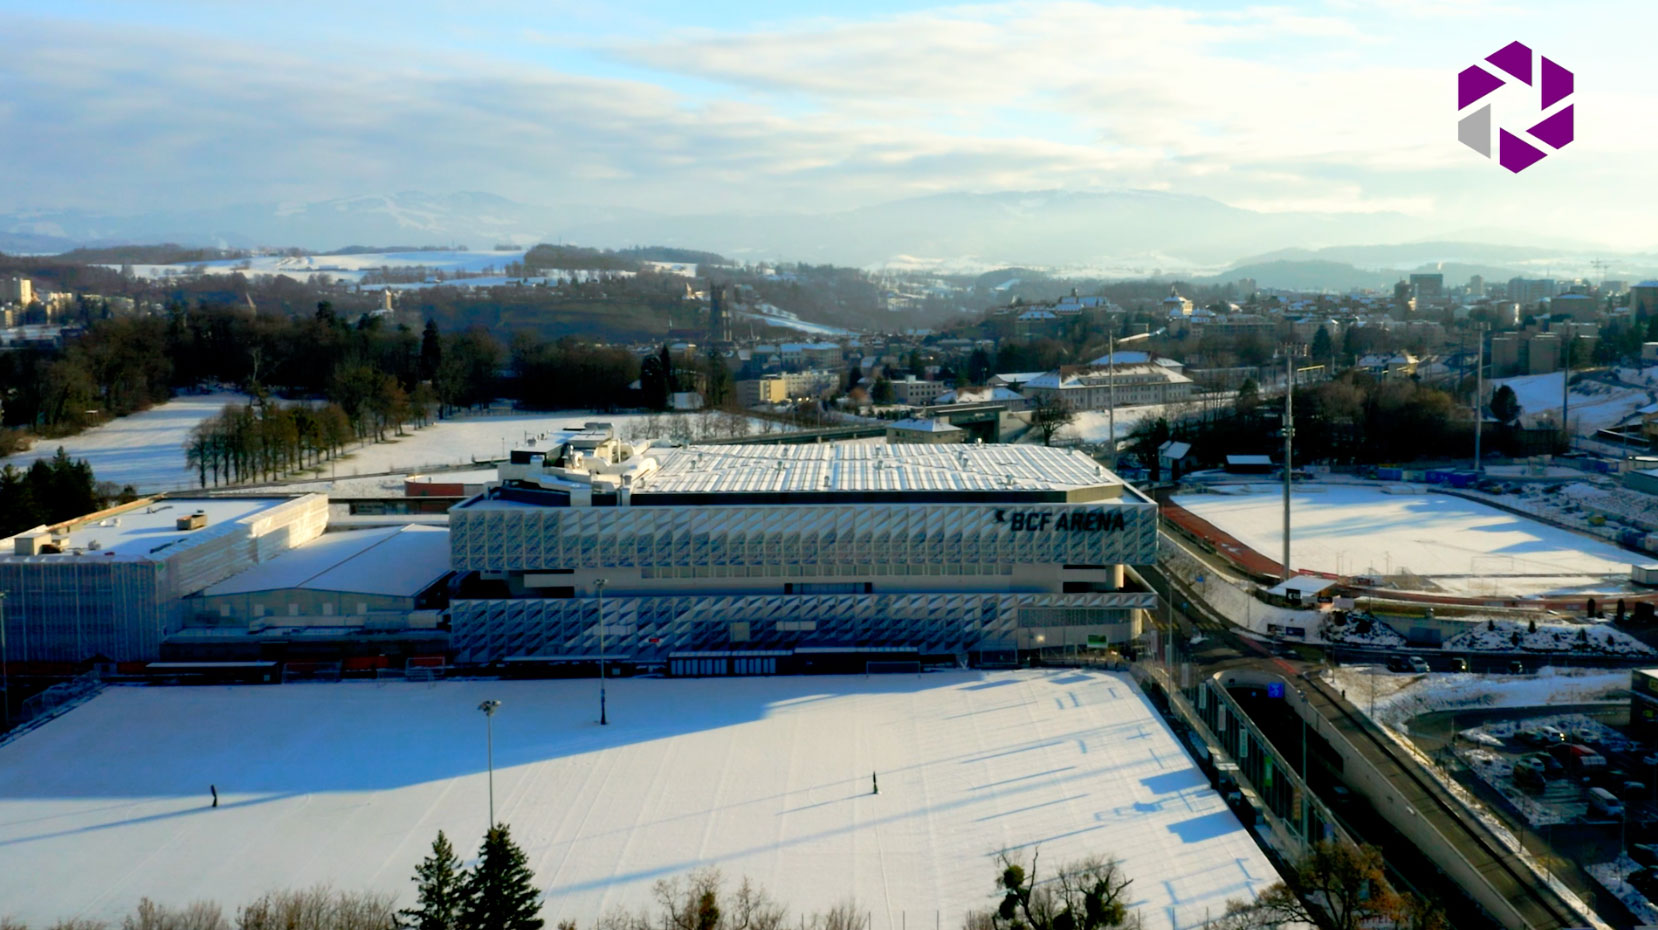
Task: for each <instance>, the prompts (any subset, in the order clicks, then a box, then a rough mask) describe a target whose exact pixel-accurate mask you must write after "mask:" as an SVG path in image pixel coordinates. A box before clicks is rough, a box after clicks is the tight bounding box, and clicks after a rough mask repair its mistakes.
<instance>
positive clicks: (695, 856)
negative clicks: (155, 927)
mask: <svg viewBox="0 0 1658 930" xmlns="http://www.w3.org/2000/svg"><path fill="white" fill-rule="evenodd" d="M596 691H597V682H596V681H593V680H586V681H580V680H576V681H519V682H496V681H455V682H439V683H425V684H416V683H406V682H397V683H344V684H333V685H327V684H309V685H302V684H290V685H272V686H263V687H198V688H141V687H131V688H115V689H112V690H109V691H106V692H105V693H104V694H102V695H100V696H99V697H97V698H95V699H93V700H92V701H90V702H89V703H87V704H85V705H84V706H81V707H78V708H76V709H74V710H72V711H70V712H69V713H68V714H66V715H65V716H63V717H61V718H59V719H57V720H55V721H53V722H51V723H49V724H47V725H45V726H44V727H42V728H40V729H38V730H36V731H34V732H31V733H28V734H25V735H24V736H22V737H21V738H19V739H17V740H15V741H13V742H12V743H10V744H7V745H5V746H0V912H3V911H6V910H9V911H10V913H11V915H12V916H15V917H18V918H22V919H26V920H28V921H29V922H31V923H33V924H35V925H45V924H47V923H49V922H50V921H52V920H55V919H57V918H60V917H68V916H72V915H80V916H88V917H94V918H99V919H104V920H117V919H119V917H120V916H121V915H123V914H125V913H127V912H128V911H129V910H130V909H131V908H132V907H133V906H134V905H135V904H136V903H137V901H138V899H139V897H140V896H143V895H148V896H150V897H152V898H154V899H157V900H159V901H162V902H164V903H178V904H182V903H185V902H187V901H190V900H193V899H196V898H213V899H216V900H218V901H220V902H222V903H224V904H225V905H227V907H234V905H235V904H237V903H241V902H244V901H246V900H248V899H249V898H252V897H254V896H256V895H258V894H260V893H262V892H263V891H265V890H268V889H271V888H281V887H296V886H306V885H310V884H312V883H315V882H319V881H329V882H332V883H334V885H335V886H337V887H342V888H373V889H381V890H386V891H392V892H396V893H397V894H399V895H400V896H401V898H402V902H403V903H405V904H406V903H407V902H408V901H409V900H410V896H411V894H412V888H413V886H412V884H411V883H410V882H409V875H410V873H411V871H412V869H413V867H414V865H415V863H416V862H417V861H418V860H419V859H420V858H421V856H422V855H423V854H424V853H425V852H426V851H427V848H428V847H429V844H430V843H431V840H432V837H433V836H434V835H435V834H436V832H437V831H438V830H439V829H440V828H441V829H443V830H445V831H447V832H448V833H449V834H450V835H451V836H452V837H454V838H455V839H456V845H457V846H459V847H461V849H462V850H463V852H465V853H467V854H471V853H472V851H474V850H475V849H476V845H477V840H478V838H479V837H480V836H481V834H482V832H483V830H484V828H485V826H486V822H487V819H488V800H487V798H488V789H487V782H486V774H485V718H484V717H483V715H482V714H481V713H479V712H478V710H477V705H478V703H479V702H480V701H482V700H484V699H486V698H493V699H498V700H500V701H501V702H502V704H503V706H502V707H501V709H500V712H499V713H498V714H497V715H496V716H495V718H494V759H495V803H496V810H497V816H498V818H499V819H500V820H501V821H503V822H505V823H508V824H510V825H511V827H512V829H513V832H514V835H515V836H516V838H517V839H518V840H519V841H520V842H521V843H522V845H523V846H524V848H525V850H526V851H527V853H528V856H529V861H530V865H531V867H532V868H533V869H534V870H535V874H536V878H537V880H538V883H539V884H540V886H541V887H542V888H543V889H544V891H545V893H546V901H547V904H546V905H545V907H544V911H543V914H544V916H545V917H547V918H548V920H549V922H551V921H553V920H557V919H562V918H570V919H575V920H577V921H579V922H580V923H581V924H582V925H584V926H586V925H589V924H590V923H591V922H592V921H593V919H594V918H595V917H597V916H598V915H599V914H600V913H602V912H604V911H607V910H609V909H611V908H613V907H617V906H626V907H629V908H639V907H643V906H645V905H647V904H648V903H649V900H650V898H649V893H650V886H651V885H652V883H654V882H655V881H657V880H658V879H661V878H665V877H672V876H676V875H680V874H683V873H685V872H687V871H689V870H691V869H694V868H697V867H699V866H707V865H712V866H717V867H719V868H720V869H721V870H722V871H723V872H724V873H725V874H726V875H727V876H728V877H730V878H732V879H736V878H739V877H741V876H748V877H750V878H752V879H754V880H755V881H756V882H758V883H760V884H761V885H763V886H765V887H766V888H767V889H768V890H769V891H770V892H771V893H772V894H773V895H774V896H776V897H777V898H778V899H780V900H782V901H783V902H785V903H787V905H788V906H789V907H790V908H791V912H792V913H796V914H798V913H799V912H801V911H806V912H811V911H817V910H823V909H827V908H828V907H830V906H831V905H833V904H834V903H836V902H838V901H840V900H842V899H844V898H846V897H848V896H853V897H855V898H856V900H857V902H858V904H859V907H860V909H862V910H866V911H868V912H870V913H871V914H872V915H873V930H889V928H890V930H902V928H906V927H915V928H920V930H926V928H932V927H940V926H941V927H946V928H951V930H955V928H958V927H960V926H961V918H962V916H963V914H964V912H966V911H967V910H968V909H970V908H981V907H986V906H988V905H989V904H990V903H991V901H992V897H991V895H992V891H993V881H994V877H995V874H996V870H995V867H994V863H993V857H994V855H995V854H996V852H997V851H998V850H1003V849H1009V850H1014V851H1016V852H1018V853H1021V854H1025V855H1029V854H1030V853H1033V852H1035V851H1037V850H1040V851H1041V856H1042V861H1043V862H1045V863H1058V862H1062V861H1066V860H1072V859H1077V858H1080V857H1082V856H1084V855H1088V854H1095V853H1098V854H1102V855H1116V856H1118V857H1120V858H1121V859H1122V860H1123V861H1124V863H1125V867H1126V869H1127V872H1128V874H1129V875H1130V876H1131V877H1133V879H1134V884H1133V886H1132V887H1133V894H1134V898H1135V908H1136V909H1137V910H1139V911H1140V912H1141V914H1142V915H1143V917H1144V918H1145V920H1146V925H1147V926H1148V927H1152V928H1191V927H1198V926H1201V925H1202V921H1203V918H1204V915H1205V914H1206V913H1207V914H1218V913H1220V912H1221V911H1222V910H1223V908H1224V906H1225V902H1226V901H1227V899H1228V898H1233V897H1239V896H1247V895H1249V894H1250V893H1251V892H1252V891H1258V890H1259V889H1261V888H1262V887H1264V886H1265V885H1267V884H1269V883H1270V882H1272V881H1274V880H1275V875H1274V873H1273V871H1272V869H1271V867H1270V865H1269V864H1268V863H1267V861H1266V859H1265V858H1264V857H1263V856H1262V854H1261V853H1260V851H1259V850H1258V849H1257V847H1256V845H1255V843H1254V841H1253V840H1252V839H1251V838H1250V837H1249V835H1248V834H1246V833H1245V832H1244V830H1243V829H1242V828H1241V827H1240V826H1239V824H1238V822H1237V820H1236V819H1235V818H1234V817H1233V815H1232V814H1231V812H1229V811H1228V810H1227V809H1226V807H1225V805H1224V804H1223V803H1222V801H1221V799H1220V798H1219V797H1218V796H1217V795H1216V794H1215V793H1214V792H1213V791H1211V790H1210V789H1209V788H1208V787H1207V783H1206V781H1205V780H1204V778H1203V776H1202V774H1201V773H1200V772H1199V771H1198V770H1197V769H1196V768H1195V767H1194V766H1193V764H1192V762H1191V760H1190V758H1189V757H1188V756H1187V755H1186V754H1185V752H1183V751H1182V750H1181V748H1180V747H1179V746H1178V745H1177V744H1176V742H1175V740H1174V738H1173V736H1172V735H1171V733H1170V732H1169V731H1168V730H1167V729H1166V728H1165V726H1164V725H1163V723H1162V722H1161V720H1160V718H1158V717H1157V716H1156V714H1155V713H1154V712H1153V711H1152V709H1151V707H1150V706H1149V705H1148V704H1147V703H1146V701H1145V700H1144V699H1143V698H1142V697H1141V695H1140V694H1139V692H1138V690H1137V689H1136V688H1135V687H1134V685H1133V683H1132V682H1131V681H1130V680H1129V679H1128V678H1127V677H1126V676H1122V675H1115V674H1106V673H1084V672H1073V671H1050V672H999V673H970V672H955V673H940V674H927V675H915V674H907V675H892V676H875V677H873V678H871V677H863V676H856V677H789V678H782V677H780V678H736V679H702V680H662V679H639V680H616V681H613V682H612V683H611V686H610V694H609V698H610V701H609V714H610V720H611V723H610V725H609V726H606V727H600V726H598V725H597V724H596V723H595V717H596V715H597V709H598V708H597V693H596ZM877 773H878V776H879V787H880V793H879V794H873V793H871V788H872V784H871V775H872V774H877ZM210 784H212V785H216V786H217V787H218V790H219V794H220V798H221V804H220V807H219V808H218V809H212V808H210V807H209V806H208V802H209V796H208V786H209V785H210Z"/></svg>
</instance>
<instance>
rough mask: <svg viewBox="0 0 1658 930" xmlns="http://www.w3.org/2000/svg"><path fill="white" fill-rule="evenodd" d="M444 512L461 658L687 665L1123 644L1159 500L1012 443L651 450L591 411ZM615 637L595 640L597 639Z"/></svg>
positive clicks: (810, 665) (1010, 656)
mask: <svg viewBox="0 0 1658 930" xmlns="http://www.w3.org/2000/svg"><path fill="white" fill-rule="evenodd" d="M499 478H500V481H499V484H498V485H497V486H492V487H491V488H490V489H489V490H487V491H486V492H485V493H483V494H480V495H478V496H476V497H473V498H471V499H469V500H467V501H465V502H463V503H461V504H458V505H456V506H455V507H454V508H453V509H452V510H451V511H450V540H451V546H452V547H453V563H454V568H455V570H456V572H457V578H458V582H457V585H456V588H455V597H454V599H453V600H452V601H451V605H450V624H451V637H450V642H451V647H452V649H453V650H454V652H455V661H456V662H457V663H460V664H466V665H494V666H500V667H503V668H505V669H509V670H510V669H512V668H514V667H517V668H520V669H523V670H525V671H528V670H530V669H532V668H540V670H542V671H545V670H546V669H545V667H547V666H560V665H575V664H588V663H593V662H596V661H597V660H598V659H599V657H600V655H601V650H602V652H603V655H604V657H605V659H606V661H607V662H611V663H616V664H617V665H620V666H632V667H636V668H656V669H661V670H663V671H666V672H668V673H670V674H676V675H725V674H736V675H743V674H772V673H784V672H813V671H834V672H864V671H866V670H869V669H871V668H873V667H874V664H875V663H880V664H882V666H883V667H885V668H892V669H895V668H902V667H906V666H908V665H912V664H914V663H949V664H964V665H965V664H1006V663H1010V662H1015V661H1017V660H1018V657H1019V654H1020V653H1022V652H1024V651H1026V650H1044V649H1048V650H1057V649H1066V650H1069V649H1071V648H1080V647H1085V646H1088V645H1096V646H1097V645H1100V644H1102V643H1105V644H1113V645H1116V644H1123V643H1128V642H1131V641H1133V640H1134V639H1135V638H1136V637H1137V636H1138V635H1139V634H1140V631H1141V629H1142V624H1143V623H1144V621H1145V618H1146V615H1147V612H1148V611H1149V610H1150V609H1152V608H1153V606H1154V601H1155V595H1153V594H1152V593H1150V592H1147V591H1145V590H1143V589H1139V590H1135V589H1131V588H1130V587H1128V586H1125V573H1124V566H1125V565H1147V564H1151V563H1153V562H1154V561H1155V560H1156V554H1157V505H1156V504H1155V503H1154V502H1153V501H1151V500H1150V499H1148V498H1146V497H1145V496H1144V495H1142V494H1140V493H1139V492H1138V491H1136V490H1135V489H1133V488H1131V487H1129V486H1128V485H1127V484H1125V483H1124V482H1123V481H1122V480H1121V479H1119V478H1118V477H1117V476H1116V475H1114V474H1112V473H1111V472H1110V471H1107V470H1105V469H1104V468H1103V467H1101V466H1100V465H1099V464H1098V463H1096V462H1094V460H1093V459H1091V458H1089V457H1088V456H1086V455H1084V454H1082V453H1080V452H1076V451H1071V450H1065V449H1055V448H1047V447H1038V446H1010V445H921V444H917V445H858V444H818V445H764V446H760V445H726V446H721V445H713V446H691V447H685V448H651V447H650V446H649V445H648V444H628V443H624V442H621V441H619V440H618V439H617V438H616V437H615V436H614V435H613V433H612V431H611V430H610V428H609V427H608V426H607V425H606V424H602V423H589V424H587V425H586V427H585V428H584V429H583V430H582V431H580V432H578V433H575V434H573V435H570V436H569V437H568V439H567V440H565V441H563V442H560V443H559V444H558V445H556V446H552V447H549V448H547V449H546V450H530V451H526V450H515V451H514V452H513V453H512V455H511V458H510V461H509V462H508V463H504V464H502V466H501V467H500V472H499ZM601 638H602V642H601Z"/></svg>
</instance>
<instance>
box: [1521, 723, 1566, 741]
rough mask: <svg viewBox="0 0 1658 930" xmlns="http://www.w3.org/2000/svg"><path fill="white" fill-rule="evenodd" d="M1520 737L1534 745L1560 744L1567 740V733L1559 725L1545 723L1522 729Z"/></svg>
mask: <svg viewBox="0 0 1658 930" xmlns="http://www.w3.org/2000/svg"><path fill="white" fill-rule="evenodd" d="M1520 739H1521V740H1523V741H1524V742H1527V743H1530V744H1531V745H1533V746H1559V745H1562V744H1564V743H1565V742H1566V734H1565V733H1564V732H1562V731H1561V729H1560V728H1559V727H1552V726H1549V725H1548V724H1546V723H1543V724H1538V725H1536V726H1529V727H1526V728H1525V729H1523V730H1521V731H1520Z"/></svg>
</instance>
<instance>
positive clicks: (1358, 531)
mask: <svg viewBox="0 0 1658 930" xmlns="http://www.w3.org/2000/svg"><path fill="white" fill-rule="evenodd" d="M1226 490H1227V491H1228V493H1224V494H1182V495H1180V496H1178V497H1176V498H1175V501H1176V503H1178V504H1180V505H1181V506H1182V507H1185V508H1186V509H1188V510H1190V511H1192V512H1193V513H1195V514H1197V515H1198V516H1200V517H1202V518H1203V519H1205V520H1208V521H1210V522H1211V523H1214V524H1215V525H1216V526H1218V527H1220V528H1221V529H1223V530H1225V531H1226V532H1228V533H1231V534H1232V535H1234V536H1236V537H1237V538H1238V539H1239V540H1240V541H1242V542H1243V543H1244V544H1245V545H1248V546H1249V547H1251V548H1253V549H1255V550H1256V551H1258V552H1261V553H1265V554H1268V555H1273V554H1276V553H1277V552H1279V551H1280V549H1281V548H1282V546H1283V535H1282V527H1283V497H1282V492H1281V490H1279V489H1276V488H1273V487H1272V486H1270V485H1247V486H1231V487H1228V488H1227V489H1226ZM1389 490H1391V491H1409V490H1412V489H1411V488H1408V487H1403V486H1401V487H1398V488H1389V489H1387V490H1384V489H1382V488H1377V487H1362V486H1350V485H1339V484H1319V485H1302V486H1300V488H1299V489H1298V490H1297V492H1296V493H1295V494H1294V495H1293V496H1292V498H1291V509H1292V514H1293V516H1292V519H1293V521H1294V522H1293V528H1292V531H1291V538H1290V559H1291V561H1292V562H1293V563H1294V568H1296V569H1297V570H1300V571H1322V572H1335V573H1337V574H1345V575H1363V574H1373V575H1389V576H1397V575H1403V574H1407V573H1408V574H1414V575H1418V576H1421V577H1424V578H1430V579H1433V580H1434V583H1435V584H1436V585H1437V586H1439V587H1440V588H1442V589H1444V590H1446V591H1449V592H1453V593H1468V594H1492V593H1501V594H1507V595H1514V594H1535V593H1546V592H1549V591H1555V590H1561V589H1576V588H1579V587H1582V586H1584V585H1590V584H1593V583H1594V582H1595V581H1596V580H1597V579H1606V578H1609V577H1612V576H1617V577H1618V578H1620V579H1621V578H1624V577H1627V575H1628V573H1629V566H1630V564H1631V563H1632V562H1634V561H1637V560H1639V558H1640V557H1639V556H1638V555H1636V554H1635V553H1630V552H1625V551H1623V550H1622V549H1619V548H1618V547H1616V546H1613V545H1611V544H1610V543H1603V542H1599V541H1597V540H1595V539H1591V538H1588V537H1585V536H1580V535H1578V534H1576V533H1572V532H1570V531H1567V530H1563V529H1559V528H1556V527H1552V526H1548V525H1547V524H1543V523H1538V522H1536V521H1533V520H1527V519H1525V518H1523V517H1519V516H1515V515H1514V514H1510V513H1506V512H1504V511H1500V510H1496V509H1494V508H1491V507H1487V506H1485V505H1483V504H1479V503H1476V502H1474V501H1470V500H1467V499H1464V498H1460V497H1453V496H1451V495H1448V494H1428V493H1388V491H1389ZM1417 490H1419V489H1417ZM1526 576H1532V577H1526ZM1490 578H1501V579H1503V580H1502V582H1501V585H1500V586H1499V587H1500V590H1493V587H1492V585H1491V583H1489V582H1488V581H1487V580H1486V579H1490Z"/></svg>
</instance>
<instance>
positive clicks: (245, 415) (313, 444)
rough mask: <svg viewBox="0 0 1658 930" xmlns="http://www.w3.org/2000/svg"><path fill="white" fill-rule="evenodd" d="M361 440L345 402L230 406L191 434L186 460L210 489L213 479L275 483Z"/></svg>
mask: <svg viewBox="0 0 1658 930" xmlns="http://www.w3.org/2000/svg"><path fill="white" fill-rule="evenodd" d="M388 412H389V411H388ZM361 436H362V433H361V429H360V427H356V426H354V425H353V423H352V418H351V416H350V415H349V414H347V413H346V411H345V408H344V407H341V406H340V405H339V404H325V405H323V406H318V407H313V406H309V405H306V404H282V403H278V402H275V401H269V402H266V403H263V404H259V405H257V406H255V405H252V404H249V405H247V406H229V407H226V408H225V409H224V410H223V411H222V412H221V413H220V414H219V415H218V416H216V417H212V418H210V419H207V420H203V421H202V422H201V423H199V424H197V426H196V428H195V429H193V430H191V431H190V438H189V439H187V440H185V443H184V461H185V465H186V467H188V468H193V469H195V470H196V475H197V480H198V481H199V482H200V483H201V486H202V487H204V488H205V487H207V486H208V481H209V480H210V479H211V481H212V482H213V486H214V487H218V486H219V485H220V484H221V483H222V484H235V483H237V482H240V481H263V480H273V479H276V478H280V477H282V476H283V475H285V474H287V473H289V472H292V471H296V470H298V469H301V468H308V467H311V466H313V465H316V464H317V463H319V462H322V461H324V460H326V459H329V458H332V457H334V456H336V455H339V454H340V453H341V452H342V451H343V450H344V448H345V445H346V443H348V442H350V441H351V440H352V438H353V437H357V438H361Z"/></svg>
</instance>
